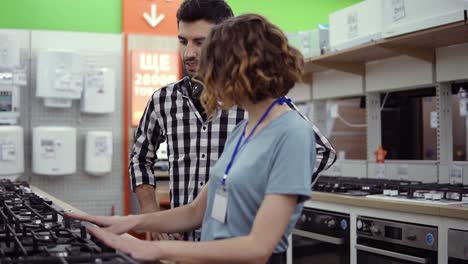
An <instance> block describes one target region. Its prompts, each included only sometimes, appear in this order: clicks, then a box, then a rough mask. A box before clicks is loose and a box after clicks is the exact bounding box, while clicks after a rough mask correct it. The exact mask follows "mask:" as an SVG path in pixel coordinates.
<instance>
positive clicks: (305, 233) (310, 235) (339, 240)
mask: <svg viewBox="0 0 468 264" xmlns="http://www.w3.org/2000/svg"><path fill="white" fill-rule="evenodd" d="M292 233H293V235H296V236H300V237H305V238H310V239H315V240H318V241H322V242H327V243H330V244H333V245H343V244H344V242H345V241H344V239H343V238H338V237H332V236H326V235H322V234H317V233H312V232H308V231H303V230H299V229H293V232H292Z"/></svg>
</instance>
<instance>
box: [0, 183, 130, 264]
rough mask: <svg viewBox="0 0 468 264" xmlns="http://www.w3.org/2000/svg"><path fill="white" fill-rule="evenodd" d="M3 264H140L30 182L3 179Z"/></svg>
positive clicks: (0, 252) (0, 239) (0, 194)
mask: <svg viewBox="0 0 468 264" xmlns="http://www.w3.org/2000/svg"><path fill="white" fill-rule="evenodd" d="M0 263H18V264H19V263H21V264H27V263H52V264H53V263H60V264H72V263H79V264H85V263H93V264H98V263H122V264H127V263H128V264H133V263H138V262H137V261H135V260H133V259H131V258H130V257H128V256H127V255H124V254H121V253H118V252H116V251H115V250H114V249H112V248H109V247H107V246H106V245H104V244H102V243H101V242H99V241H98V240H96V239H95V238H94V237H92V236H91V235H90V234H88V233H87V231H86V228H85V226H84V224H83V223H82V222H80V221H77V220H74V219H69V218H67V217H64V214H63V210H61V209H60V208H58V207H56V206H55V205H54V204H53V202H52V201H50V200H47V199H45V198H42V197H39V196H38V195H36V194H35V193H33V192H32V191H31V189H30V188H29V186H28V184H27V183H26V182H21V183H13V182H11V181H8V180H0Z"/></svg>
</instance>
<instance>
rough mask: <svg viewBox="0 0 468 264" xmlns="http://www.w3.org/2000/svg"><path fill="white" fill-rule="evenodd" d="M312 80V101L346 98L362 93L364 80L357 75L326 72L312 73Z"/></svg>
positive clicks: (332, 71)
mask: <svg viewBox="0 0 468 264" xmlns="http://www.w3.org/2000/svg"><path fill="white" fill-rule="evenodd" d="M312 80H313V81H312V98H313V99H314V100H317V99H328V98H336V97H348V96H354V95H362V94H363V93H364V80H363V78H362V76H359V75H355V74H351V73H346V72H341V71H335V70H328V71H323V72H317V73H314V74H313V77H312Z"/></svg>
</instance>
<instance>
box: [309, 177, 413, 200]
mask: <svg viewBox="0 0 468 264" xmlns="http://www.w3.org/2000/svg"><path fill="white" fill-rule="evenodd" d="M419 184H421V182H416V181H396V180H383V179H364V178H351V177H329V176H321V177H320V178H319V180H318V182H317V183H316V184H315V185H314V190H315V191H320V192H329V193H340V194H347V195H354V196H366V195H370V194H382V193H384V190H390V189H391V190H397V191H398V192H407V191H408V190H409V188H410V187H412V186H415V185H419Z"/></svg>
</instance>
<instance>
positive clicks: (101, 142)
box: [94, 137, 112, 156]
mask: <svg viewBox="0 0 468 264" xmlns="http://www.w3.org/2000/svg"><path fill="white" fill-rule="evenodd" d="M94 147H95V153H94V155H95V156H111V155H112V140H111V138H109V137H96V139H95V141H94Z"/></svg>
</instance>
